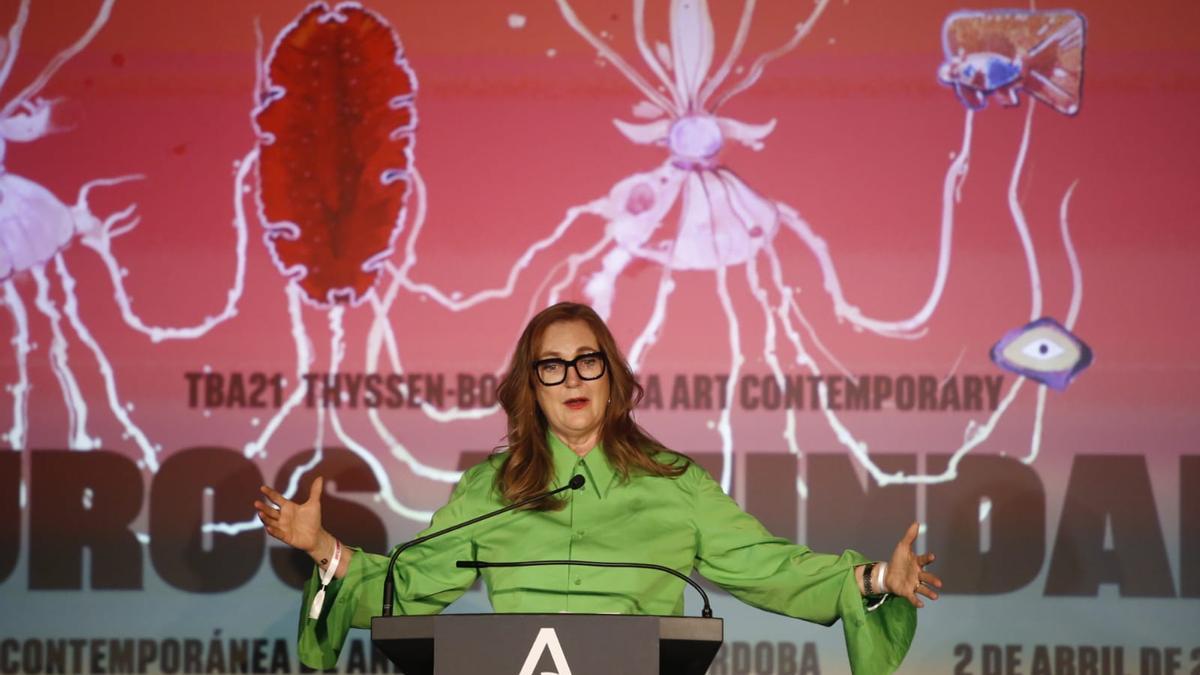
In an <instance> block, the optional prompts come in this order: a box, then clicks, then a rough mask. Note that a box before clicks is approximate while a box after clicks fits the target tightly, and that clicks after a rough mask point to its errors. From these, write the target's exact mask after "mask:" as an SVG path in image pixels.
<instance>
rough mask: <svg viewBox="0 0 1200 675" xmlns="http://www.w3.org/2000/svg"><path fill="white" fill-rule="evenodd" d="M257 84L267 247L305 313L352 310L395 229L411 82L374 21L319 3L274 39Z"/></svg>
mask: <svg viewBox="0 0 1200 675" xmlns="http://www.w3.org/2000/svg"><path fill="white" fill-rule="evenodd" d="M267 78H268V82H267V92H266V96H265V100H264V101H263V104H262V106H261V107H260V108H259V109H258V110H257V111H256V112H255V115H254V119H255V122H256V124H257V125H258V129H259V149H260V155H259V160H258V161H259V171H258V174H259V194H258V197H259V206H260V209H261V217H262V222H263V223H264V226H265V227H266V229H267V234H266V241H267V244H268V246H269V247H270V248H271V250H272V254H273V256H274V258H275V262H276V264H277V265H278V266H279V268H280V270H281V271H282V272H283V273H284V274H285V275H286V276H288V277H290V278H292V279H294V280H295V281H296V283H298V284H299V285H300V287H301V288H302V289H304V292H305V294H306V295H307V296H308V298H309V299H310V300H311V301H313V302H314V303H317V304H318V305H321V306H328V305H330V304H333V303H336V302H350V303H352V304H354V303H357V302H359V301H360V300H362V298H363V297H364V296H365V294H366V293H367V292H368V291H369V290H370V289H371V286H372V285H373V284H374V283H375V280H376V278H377V277H378V276H379V268H380V266H381V265H382V264H383V260H384V259H386V258H387V257H388V256H389V255H390V254H391V251H392V242H393V240H394V239H395V237H396V234H397V233H398V232H399V228H400V224H401V223H402V222H403V214H404V203H405V200H406V198H407V197H408V192H409V188H410V182H411V179H410V177H409V170H410V168H411V166H412V146H413V128H414V125H415V122H416V111H415V109H414V108H413V103H412V98H413V95H414V94H415V93H416V88H417V83H416V78H415V77H414V76H413V73H412V71H411V70H410V69H409V67H408V64H407V62H406V61H405V59H404V52H403V48H402V47H401V46H400V40H399V38H398V37H397V36H396V34H395V31H394V30H393V29H392V28H391V27H390V26H389V25H388V24H387V23H386V21H384V20H383V18H382V17H380V16H379V15H377V14H375V13H374V12H371V11H368V10H366V9H364V8H362V7H361V6H360V5H358V4H356V3H342V4H339V5H337V6H336V7H334V8H333V9H330V8H329V6H328V5H326V4H325V3H321V2H318V3H314V4H312V5H310V6H309V7H308V9H306V10H305V11H304V13H303V14H301V15H300V17H299V18H298V19H297V20H296V21H295V22H294V23H293V24H291V25H290V26H289V27H287V28H286V29H285V30H284V31H283V32H282V33H280V35H279V38H278V39H277V40H276V42H275V45H274V47H273V48H272V50H271V55H270V57H269V58H268V62H267Z"/></svg>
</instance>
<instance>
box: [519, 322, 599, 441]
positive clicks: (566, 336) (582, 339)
mask: <svg viewBox="0 0 1200 675" xmlns="http://www.w3.org/2000/svg"><path fill="white" fill-rule="evenodd" d="M599 351H600V344H599V341H598V340H597V339H596V335H595V334H594V333H593V332H592V329H591V328H589V327H588V325H587V324H586V323H584V322H583V321H559V322H557V323H552V324H550V325H549V326H548V327H547V328H546V332H545V333H543V334H542V340H541V344H539V345H538V346H537V350H536V351H535V352H534V361H540V360H542V359H563V360H564V361H570V360H572V359H574V358H575V357H577V356H579V355H581V354H589V353H593V352H599ZM577 367H578V368H584V374H585V375H587V374H588V371H587V369H586V368H585V367H584V366H583V364H582V363H580V364H578V365H577ZM534 382H535V384H534V387H535V388H536V390H537V401H538V406H539V407H541V409H542V413H543V414H545V416H546V421H547V422H548V423H549V424H550V430H551V431H553V432H554V434H555V435H556V436H558V437H559V438H560V439H562V440H563V441H565V442H566V443H567V444H568V445H572V446H574V445H578V444H581V443H585V444H587V446H588V448H590V447H591V445H592V444H594V443H596V442H598V441H599V431H600V426H601V424H602V423H603V421H604V412H605V410H607V408H608V385H609V380H608V370H607V368H605V370H604V375H602V376H601V377H599V378H598V379H595V380H585V379H583V378H581V377H580V376H579V372H578V370H577V368H567V369H566V379H565V380H564V381H563V382H562V384H557V385H551V386H547V385H544V384H542V383H541V381H540V380H538V379H537V378H536V377H535V379H534Z"/></svg>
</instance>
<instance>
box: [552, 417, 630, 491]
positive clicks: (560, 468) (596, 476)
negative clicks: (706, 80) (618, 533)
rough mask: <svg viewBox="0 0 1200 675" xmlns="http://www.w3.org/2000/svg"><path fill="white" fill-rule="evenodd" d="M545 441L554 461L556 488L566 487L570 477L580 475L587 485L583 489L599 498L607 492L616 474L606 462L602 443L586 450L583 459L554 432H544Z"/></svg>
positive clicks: (606, 457) (606, 458) (606, 456)
mask: <svg viewBox="0 0 1200 675" xmlns="http://www.w3.org/2000/svg"><path fill="white" fill-rule="evenodd" d="M546 441H547V443H548V444H549V446H550V456H551V458H552V459H553V460H554V483H555V485H556V486H563V485H566V484H567V483H569V482H570V481H571V476H573V475H575V474H577V473H578V474H582V475H583V477H584V479H586V480H587V483H586V484H585V485H584V489H585V490H587V489H591V490H593V491H594V494H596V495H597V496H599V497H603V496H604V495H605V493H607V492H608V486H609V484H610V483H612V480H613V477H614V476H615V475H616V472H615V471H614V470H613V467H612V464H609V462H608V455H607V454H605V452H604V443H597V444H596V446H595V447H594V448H592V449H591V450H588V453H587V454H586V455H584V456H583V457H580V456H579V455H577V454H575V451H574V450H571V448H569V447H567V444H566V443H563V442H562V441H561V440H559V438H558V436H555V435H554V432H552V431H549V430H547V431H546Z"/></svg>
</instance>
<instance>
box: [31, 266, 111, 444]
mask: <svg viewBox="0 0 1200 675" xmlns="http://www.w3.org/2000/svg"><path fill="white" fill-rule="evenodd" d="M30 271H31V272H32V273H33V279H34V281H35V282H36V283H37V299H36V301H35V302H36V303H37V308H38V310H39V311H41V313H42V314H43V315H45V316H46V318H48V319H49V320H50V332H51V335H52V336H53V337H52V338H51V342H50V367H51V369H52V370H53V371H54V377H55V378H56V379H57V380H58V386H59V388H60V389H61V390H62V395H63V401H65V402H66V404H67V447H68V448H71V449H72V450H92V449H96V448H99V447H100V439H98V438H92V437H91V436H89V435H88V432H87V418H88V405H87V399H85V398H84V397H83V393H82V392H80V390H79V383H78V382H77V381H76V380H75V373H74V371H72V370H71V363H70V360H69V359H68V357H67V338H66V336H65V335H63V330H62V314H61V313H60V312H59V311H58V308H57V307H56V306H55V305H54V301H53V300H51V299H50V280H49V279H47V278H46V270H45V268H44V267H42V266H41V265H37V266H35V267H33V268H31V269H30Z"/></svg>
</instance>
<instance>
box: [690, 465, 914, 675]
mask: <svg viewBox="0 0 1200 675" xmlns="http://www.w3.org/2000/svg"><path fill="white" fill-rule="evenodd" d="M685 479H690V480H691V481H692V485H691V486H689V487H690V488H691V489H692V490H694V497H695V507H694V510H693V513H694V516H693V520H694V528H695V532H696V537H697V549H696V565H697V569H698V570H699V571H700V573H701V574H703V575H704V576H705V577H706V578H708V579H709V580H711V581H713V582H714V583H716V584H718V585H720V586H721V587H722V588H724V589H726V590H727V591H729V592H730V593H732V594H733V595H734V596H736V597H737V598H738V599H740V600H742V601H743V602H746V603H748V604H750V605H753V606H755V607H758V608H760V609H765V610H768V611H771V612H776V613H779V614H785V615H787V616H791V617H795V618H798V619H804V620H806V621H812V622H815V623H819V624H822V625H826V626H828V625H832V624H833V623H834V622H836V621H837V620H838V619H841V621H842V630H843V633H844V635H845V639H846V649H847V652H848V653H849V656H850V667H851V669H852V670H853V672H855V673H871V674H873V673H890V672H892V671H894V670H895V669H896V668H897V667H899V665H900V662H901V661H902V660H903V658H904V655H905V654H906V653H907V652H908V648H909V645H910V644H911V642H912V638H913V635H914V633H915V632H916V625H917V619H916V609H915V608H914V607H912V606H911V605H910V604H909V603H908V602H907V601H905V600H904V599H902V598H896V597H892V598H889V599H888V600H886V601H885V602H884V603H883V604H882V606H880V607H879V608H878V609H877V610H875V611H873V612H869V613H868V612H867V611H866V609H865V604H864V602H863V598H862V597H861V595H860V594H859V591H858V584H857V582H856V581H855V579H854V567H855V566H856V565H860V564H863V563H865V562H867V560H866V559H865V558H864V557H863V556H862V555H860V554H858V553H856V552H854V551H846V552H844V553H843V554H841V555H829V554H821V553H814V552H813V551H811V550H809V549H808V548H807V547H805V546H799V545H796V544H793V543H791V542H790V541H788V540H786V539H782V538H779V537H775V536H772V535H771V533H770V532H768V531H767V530H766V528H765V527H763V525H762V524H761V523H759V522H758V520H757V519H756V518H754V517H753V516H751V515H750V514H748V513H746V512H745V511H743V510H742V509H741V507H739V506H738V505H737V503H736V502H734V501H733V500H732V499H730V498H729V496H728V495H726V494H725V493H724V492H723V491H722V490H721V487H720V486H719V485H718V484H717V483H716V481H714V480H713V479H712V477H711V476H709V475H708V473H707V472H705V471H703V470H702V469H699V468H698V467H694V468H693V469H692V470H690V471H689V472H688V475H687V476H686V477H685Z"/></svg>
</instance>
